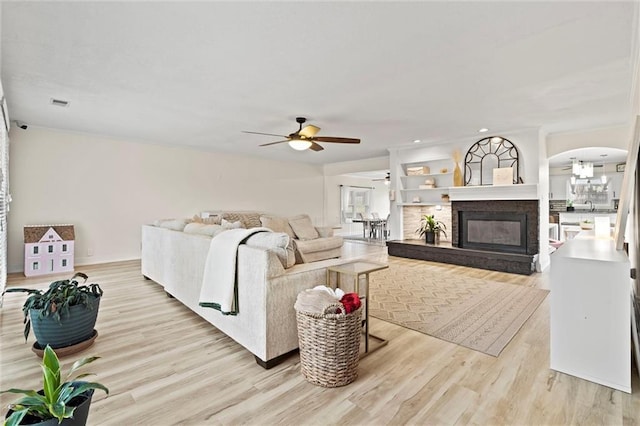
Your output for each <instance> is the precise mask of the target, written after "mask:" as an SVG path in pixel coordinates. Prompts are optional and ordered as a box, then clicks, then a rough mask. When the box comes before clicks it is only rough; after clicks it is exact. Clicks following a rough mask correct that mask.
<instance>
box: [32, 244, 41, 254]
mask: <svg viewBox="0 0 640 426" xmlns="http://www.w3.org/2000/svg"><path fill="white" fill-rule="evenodd" d="M39 249H40V248H39V247H38V246H33V254H38V252H39V251H40V250H39Z"/></svg>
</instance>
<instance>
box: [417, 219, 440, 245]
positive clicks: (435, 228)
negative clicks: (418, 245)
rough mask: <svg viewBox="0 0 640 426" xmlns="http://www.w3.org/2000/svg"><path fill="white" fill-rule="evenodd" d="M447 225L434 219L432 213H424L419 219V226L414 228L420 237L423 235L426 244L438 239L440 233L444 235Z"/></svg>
mask: <svg viewBox="0 0 640 426" xmlns="http://www.w3.org/2000/svg"><path fill="white" fill-rule="evenodd" d="M446 228H447V226H446V225H445V224H444V223H443V222H442V221H440V220H436V218H435V216H434V215H424V216H422V219H421V220H420V227H419V228H418V229H416V233H417V234H418V235H420V236H421V237H422V236H423V235H424V237H425V240H426V243H427V244H436V243H437V242H438V241H439V240H440V233H441V232H442V233H443V234H444V236H445V237H446V236H447V233H446V232H445V231H444V230H445V229H446Z"/></svg>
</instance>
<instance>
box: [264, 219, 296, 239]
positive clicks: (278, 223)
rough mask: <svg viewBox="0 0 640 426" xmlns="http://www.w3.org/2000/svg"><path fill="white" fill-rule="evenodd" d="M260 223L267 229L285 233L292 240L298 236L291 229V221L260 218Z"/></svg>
mask: <svg viewBox="0 0 640 426" xmlns="http://www.w3.org/2000/svg"><path fill="white" fill-rule="evenodd" d="M260 223H261V224H262V226H264V227H265V228H269V229H271V230H272V231H273V232H284V233H285V234H287V235H289V236H290V237H291V238H295V236H296V234H295V233H294V232H293V229H291V225H289V221H288V220H287V219H285V218H284V217H279V216H260Z"/></svg>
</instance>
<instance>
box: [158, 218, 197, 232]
mask: <svg viewBox="0 0 640 426" xmlns="http://www.w3.org/2000/svg"><path fill="white" fill-rule="evenodd" d="M189 222H190V220H189V219H169V220H163V221H161V222H160V223H159V225H157V226H159V227H161V228H166V229H173V230H174V231H183V230H184V227H185V226H187V224H188V223H189Z"/></svg>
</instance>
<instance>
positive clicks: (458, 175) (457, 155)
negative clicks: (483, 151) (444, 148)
mask: <svg viewBox="0 0 640 426" xmlns="http://www.w3.org/2000/svg"><path fill="white" fill-rule="evenodd" d="M453 161H454V163H456V167H455V168H454V169H453V186H463V185H464V181H463V179H462V170H460V161H462V153H461V152H460V150H459V149H456V150H455V151H453Z"/></svg>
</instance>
